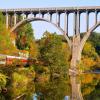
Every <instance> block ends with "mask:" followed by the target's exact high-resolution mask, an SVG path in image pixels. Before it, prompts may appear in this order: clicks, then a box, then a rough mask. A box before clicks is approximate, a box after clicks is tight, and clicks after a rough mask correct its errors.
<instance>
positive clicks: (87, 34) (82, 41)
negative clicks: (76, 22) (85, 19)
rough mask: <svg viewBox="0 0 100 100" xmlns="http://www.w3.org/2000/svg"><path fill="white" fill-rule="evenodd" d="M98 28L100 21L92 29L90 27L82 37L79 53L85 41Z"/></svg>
mask: <svg viewBox="0 0 100 100" xmlns="http://www.w3.org/2000/svg"><path fill="white" fill-rule="evenodd" d="M98 26H100V21H99V22H98V23H97V24H95V25H94V26H93V27H91V28H90V29H89V30H88V32H87V33H86V34H85V35H84V37H83V39H82V40H81V51H82V50H83V47H84V45H85V43H86V41H87V40H88V38H89V36H90V35H91V34H92V32H93V31H94V30H95V29H96V28H97V27H98Z"/></svg>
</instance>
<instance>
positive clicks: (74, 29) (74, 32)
mask: <svg viewBox="0 0 100 100" xmlns="http://www.w3.org/2000/svg"><path fill="white" fill-rule="evenodd" d="M76 20H77V18H76V12H74V18H73V22H74V28H73V34H74V35H75V34H76Z"/></svg>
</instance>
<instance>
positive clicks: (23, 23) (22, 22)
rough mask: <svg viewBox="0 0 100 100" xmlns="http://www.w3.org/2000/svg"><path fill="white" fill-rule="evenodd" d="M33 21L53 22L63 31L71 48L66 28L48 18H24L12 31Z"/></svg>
mask: <svg viewBox="0 0 100 100" xmlns="http://www.w3.org/2000/svg"><path fill="white" fill-rule="evenodd" d="M32 21H45V22H48V23H51V24H52V25H53V26H54V27H56V28H57V29H58V30H59V31H60V32H61V33H63V35H64V37H65V39H66V40H67V42H68V45H69V47H70V48H71V40H70V39H69V37H68V36H67V35H66V34H67V33H65V32H64V30H63V29H62V28H61V27H59V26H58V25H56V24H55V23H53V22H51V21H49V20H47V19H43V18H28V19H24V20H22V21H20V22H18V23H17V24H16V25H15V26H14V27H13V28H12V29H11V32H14V31H15V30H16V29H17V28H19V27H21V26H22V25H25V24H27V23H29V22H32Z"/></svg>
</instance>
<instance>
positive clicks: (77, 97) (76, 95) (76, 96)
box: [69, 35, 83, 100]
mask: <svg viewBox="0 0 100 100" xmlns="http://www.w3.org/2000/svg"><path fill="white" fill-rule="evenodd" d="M80 59H81V48H80V35H75V36H74V37H73V41H72V59H71V64H70V69H69V75H70V81H71V86H72V97H71V100H83V97H82V93H81V84H80V82H79V80H77V77H78V75H79V73H80V70H79V68H78V67H79V66H78V64H79V63H80Z"/></svg>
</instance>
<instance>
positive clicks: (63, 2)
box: [0, 0, 100, 38]
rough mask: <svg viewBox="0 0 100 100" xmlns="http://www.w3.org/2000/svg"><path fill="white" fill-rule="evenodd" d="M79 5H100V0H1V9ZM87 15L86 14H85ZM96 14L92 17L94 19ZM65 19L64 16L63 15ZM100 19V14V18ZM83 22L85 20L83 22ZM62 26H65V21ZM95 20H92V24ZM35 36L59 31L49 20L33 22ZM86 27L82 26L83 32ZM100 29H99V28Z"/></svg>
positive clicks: (38, 36) (70, 30) (70, 31)
mask: <svg viewBox="0 0 100 100" xmlns="http://www.w3.org/2000/svg"><path fill="white" fill-rule="evenodd" d="M78 6H100V0H1V1H0V9H3V8H6V9H7V8H40V7H78ZM83 16H85V15H83ZM93 17H94V15H92V17H91V18H90V21H92V19H93ZM61 18H62V19H63V16H62V17H61ZM98 19H100V14H99V18H98ZM71 20H72V15H70V21H71ZM82 23H83V24H85V23H84V21H83V22H82ZM61 24H62V27H63V23H61ZM92 24H93V22H91V25H92ZM32 26H33V29H34V33H35V37H36V38H40V37H41V36H42V34H43V32H45V31H46V30H48V31H50V32H57V33H59V34H61V33H60V32H59V30H58V29H57V28H55V27H54V26H52V25H51V24H50V23H47V22H32ZM84 30H85V28H84V27H82V28H81V31H82V32H83V31H84ZM98 30H99V29H98ZM69 33H70V34H71V33H72V29H69Z"/></svg>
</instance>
